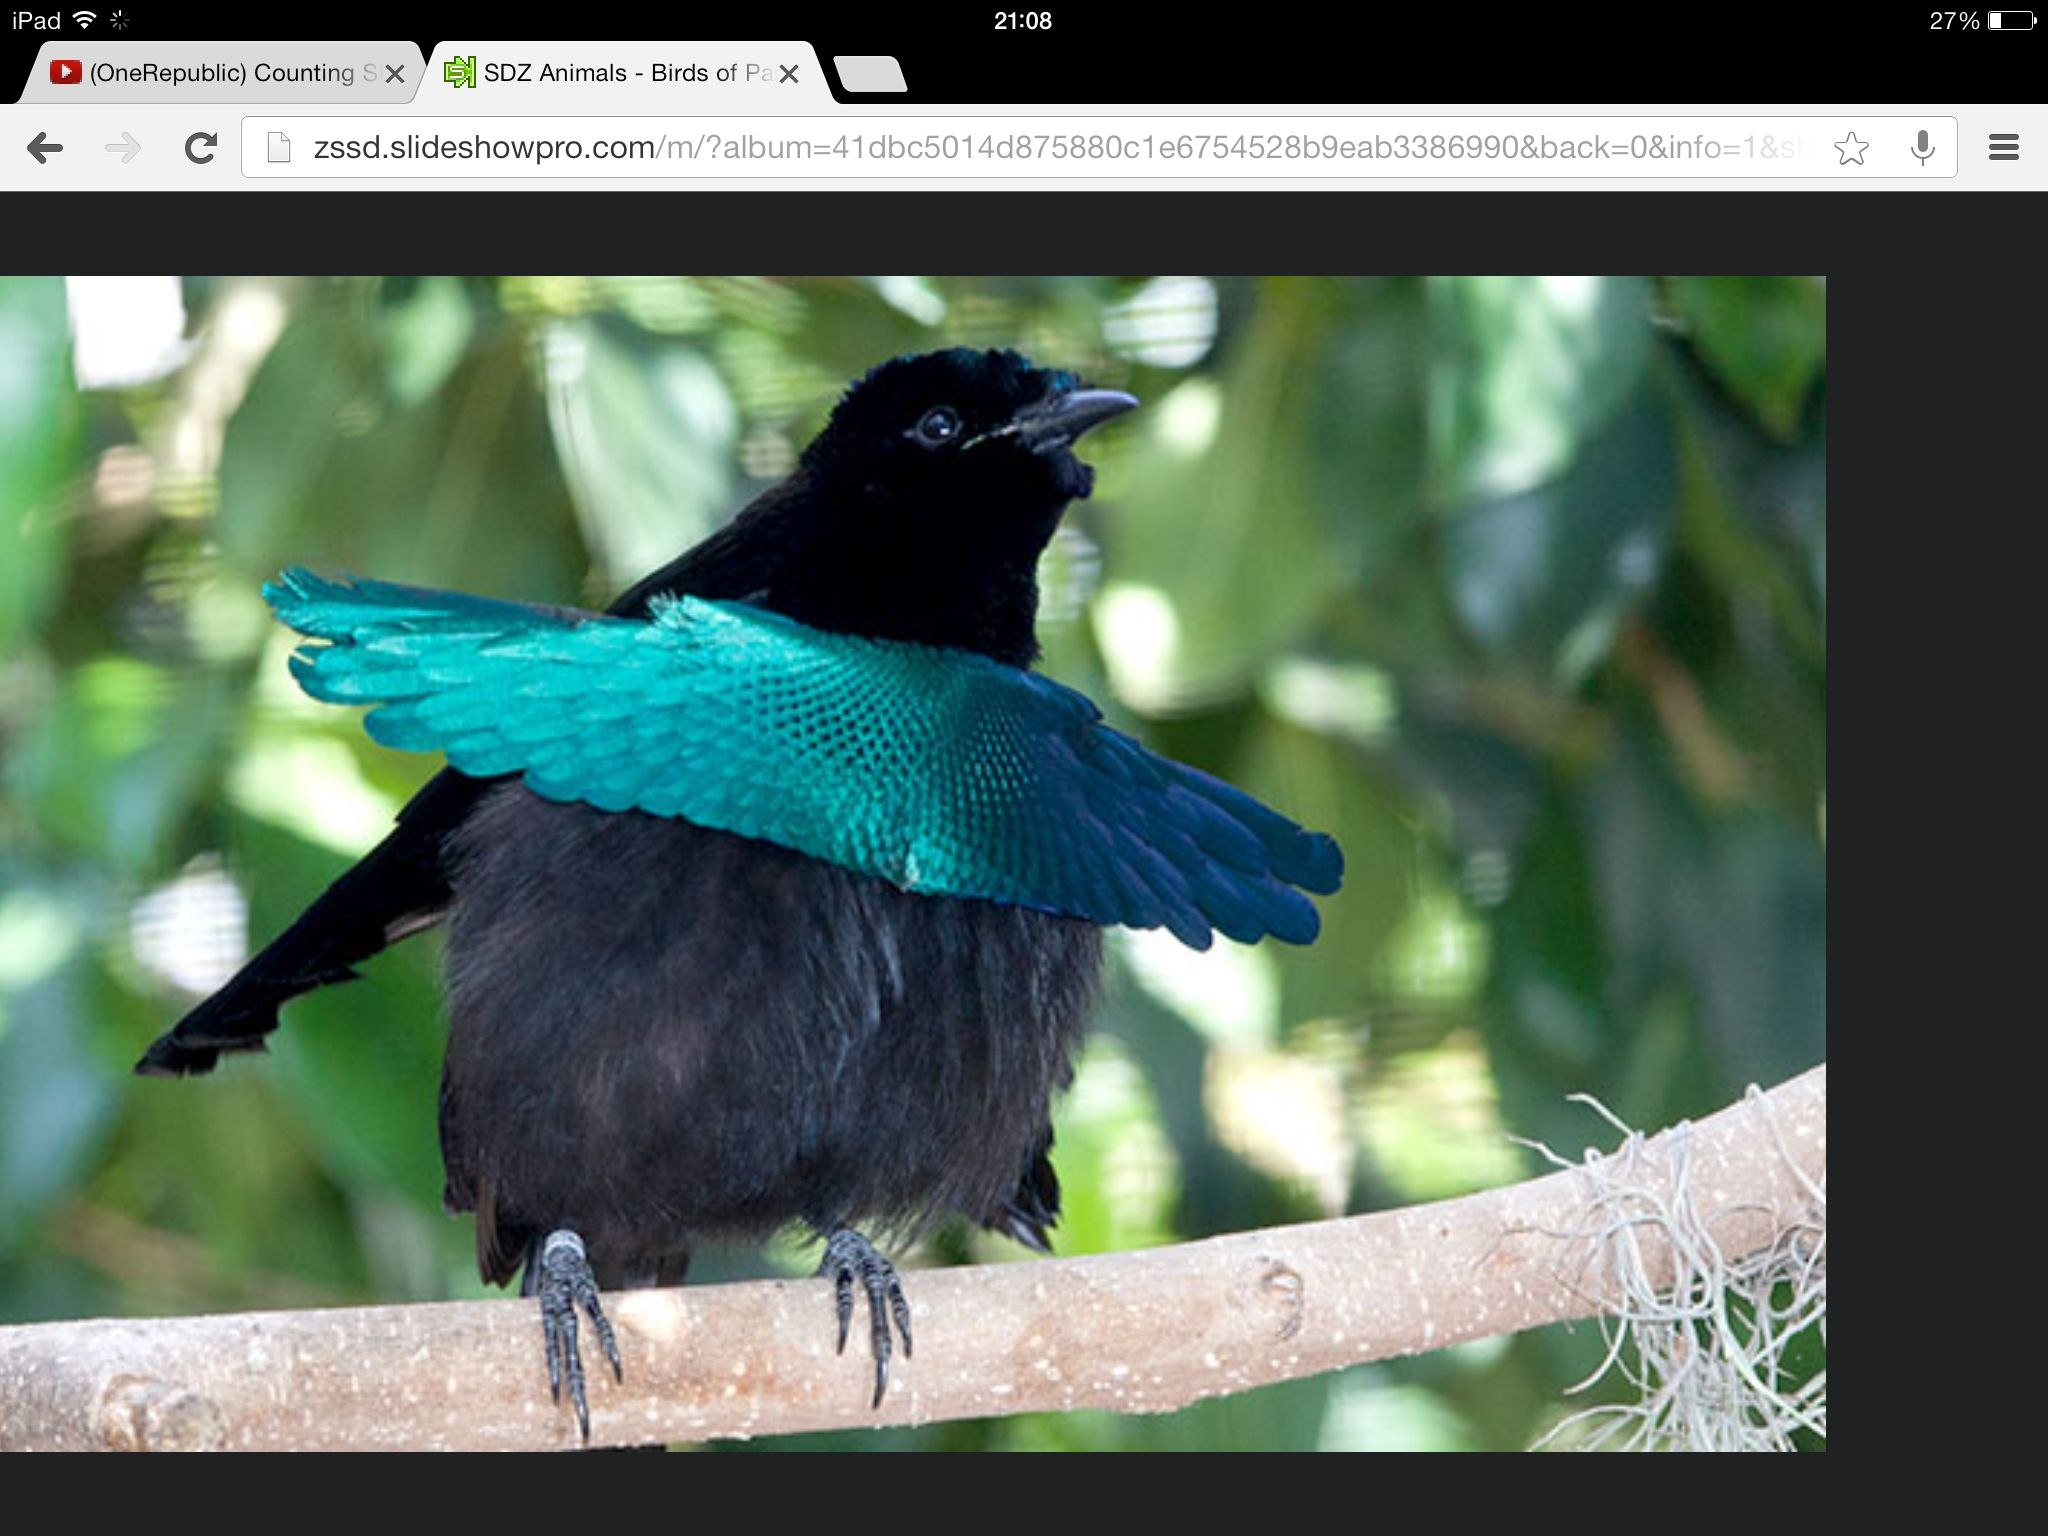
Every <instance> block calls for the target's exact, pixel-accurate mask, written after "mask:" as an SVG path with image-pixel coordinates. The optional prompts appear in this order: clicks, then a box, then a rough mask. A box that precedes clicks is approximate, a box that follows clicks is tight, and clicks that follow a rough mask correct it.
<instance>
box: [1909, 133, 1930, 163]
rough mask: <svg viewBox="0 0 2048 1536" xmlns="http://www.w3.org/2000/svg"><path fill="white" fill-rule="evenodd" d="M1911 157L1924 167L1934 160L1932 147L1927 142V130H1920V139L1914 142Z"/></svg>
mask: <svg viewBox="0 0 2048 1536" xmlns="http://www.w3.org/2000/svg"><path fill="white" fill-rule="evenodd" d="M1912 155H1913V158H1914V159H1915V160H1918V161H1919V162H1920V163H1921V164H1922V165H1925V164H1926V163H1927V162H1928V161H1929V160H1932V159H1933V158H1934V146H1933V145H1932V144H1930V143H1928V142H1927V130H1926V129H1925V128H1922V129H1921V130H1920V137H1919V138H1918V139H1917V140H1916V141H1915V142H1914V145H1913V149H1912Z"/></svg>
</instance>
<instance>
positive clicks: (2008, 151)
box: [1991, 133, 2020, 160]
mask: <svg viewBox="0 0 2048 1536" xmlns="http://www.w3.org/2000/svg"><path fill="white" fill-rule="evenodd" d="M2019 157H2020V136H2019V135H2018V134H2016V133H1994V134H1992V135H1991V158H1992V159H1994V160H2017V159H2019Z"/></svg>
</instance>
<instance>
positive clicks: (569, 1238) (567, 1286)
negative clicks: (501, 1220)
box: [536, 1228, 626, 1444]
mask: <svg viewBox="0 0 2048 1536" xmlns="http://www.w3.org/2000/svg"><path fill="white" fill-rule="evenodd" d="M536 1289H537V1291H538V1294H539V1296H540V1326H541V1333H542V1335H543V1337H544V1338H545V1339H546V1341H547V1354H548V1390H549V1391H550V1392H551V1393H552V1394H553V1395H554V1399H555V1401H556V1402H558V1403H559V1402H560V1401H561V1400H562V1383H563V1381H564V1380H565V1379H566V1380H567V1381H568V1384H569V1400H570V1402H571V1403H572V1404H574V1406H575V1409H576V1427H577V1428H578V1429H579V1430H581V1431H582V1433H583V1439H584V1443H585V1444H588V1443H589V1441H590V1403H589V1401H588V1399H587V1398H586V1397H585V1396H584V1391H583V1386H584V1375H583V1349H582V1345H581V1343H580V1342H579V1340H578V1338H577V1332H578V1330H577V1326H576V1309H577V1308H578V1307H581V1308H582V1309H583V1311H584V1313H585V1314H586V1315H587V1316H588V1317H589V1318H590V1326H591V1327H592V1328H593V1329H594V1330H596V1333H597V1341H598V1343H599V1344H600V1345H601V1346H603V1348H604V1354H605V1358H606V1359H607V1360H609V1361H611V1365H612V1375H613V1376H614V1377H615V1378H616V1379H618V1380H620V1381H624V1380H625V1379H626V1371H625V1366H624V1364H623V1363H622V1362H621V1361H620V1359H619V1341H618V1339H617V1337H616V1336H615V1335H614V1334H613V1333H612V1325H611V1320H610V1319H609V1318H607V1317H606V1316H605V1315H604V1307H603V1306H602V1305H601V1304H600V1303H599V1301H598V1295H597V1276H596V1275H595V1274H594V1273H593V1272H592V1271H591V1268H590V1256H589V1255H588V1254H587V1253H585V1252H584V1248H583V1239H582V1238H580V1237H578V1236H577V1235H576V1234H575V1233H574V1232H571V1231H569V1230H568V1229H567V1228H563V1229H562V1230H561V1231H558V1232H550V1233H549V1234H548V1236H547V1240H546V1241H545V1242H543V1243H542V1244H541V1248H540V1284H539V1286H538V1287H537V1288H536Z"/></svg>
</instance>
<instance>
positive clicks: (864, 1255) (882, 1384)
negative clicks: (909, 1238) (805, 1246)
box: [818, 1227, 910, 1408]
mask: <svg viewBox="0 0 2048 1536" xmlns="http://www.w3.org/2000/svg"><path fill="white" fill-rule="evenodd" d="M818 1273H819V1274H820V1275H825V1276H829V1277H830V1278H831V1280H832V1283H833V1285H834V1286H835V1287H836V1288H837V1290H838V1303H839V1353H840V1354H842V1355H843V1354H845V1353H846V1336H847V1333H848V1331H849V1330H850V1329H851V1328H852V1326H853V1288H854V1285H855V1284H856V1283H858V1284H859V1285H860V1287H861V1289H863V1290H865V1291H866V1292H867V1293H868V1326H869V1331H870V1333H871V1335H872V1337H873V1339H874V1351H875V1400H874V1403H873V1404H872V1406H874V1407H876V1408H879V1407H881V1406H882V1394H883V1393H885V1392H887V1391H888V1390H889V1356H890V1354H891V1353H892V1348H891V1340H890V1338H889V1319H890V1318H891V1317H893V1318H895V1320H896V1331H897V1332H898V1333H900V1334H902V1335H903V1355H904V1358H905V1359H908V1358H909V1357H910V1303H909V1302H908V1301H906V1300H904V1297H903V1282H902V1281H901V1280H900V1279H898V1278H897V1275H896V1266H895V1265H893V1264H891V1263H890V1262H889V1261H888V1260H887V1259H885V1258H883V1257H882V1256H881V1254H880V1253H878V1252H876V1251H875V1245H874V1244H873V1243H871V1242H869V1241H868V1240H867V1239H866V1238H864V1237H862V1236H861V1235H860V1234H859V1233H858V1232H856V1231H854V1230H853V1229H852V1228H851V1227H841V1228H839V1229H838V1230H837V1231H836V1232H834V1233H833V1234H832V1235H831V1236H830V1237H828V1238H827V1239H826V1240H825V1257H824V1259H823V1260H822V1261H821V1262H820V1263H819V1265H818Z"/></svg>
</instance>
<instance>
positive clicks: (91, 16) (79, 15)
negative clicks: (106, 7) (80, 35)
mask: <svg viewBox="0 0 2048 1536" xmlns="http://www.w3.org/2000/svg"><path fill="white" fill-rule="evenodd" d="M71 19H72V20H73V21H74V22H76V23H77V24H78V25H79V26H80V27H82V28H86V29H88V30H90V29H91V27H92V24H93V23H94V22H96V21H98V20H99V19H100V13H99V12H98V11H73V12H72V13H71Z"/></svg>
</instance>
